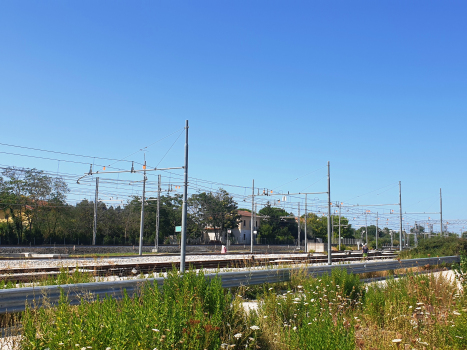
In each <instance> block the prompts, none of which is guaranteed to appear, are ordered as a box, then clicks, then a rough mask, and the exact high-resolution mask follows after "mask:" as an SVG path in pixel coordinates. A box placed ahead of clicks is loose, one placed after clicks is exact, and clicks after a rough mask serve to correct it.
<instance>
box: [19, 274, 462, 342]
mask: <svg viewBox="0 0 467 350" xmlns="http://www.w3.org/2000/svg"><path fill="white" fill-rule="evenodd" d="M142 283H143V282H142ZM232 291H234V293H232V292H231V291H229V290H226V289H223V288H222V285H221V281H220V279H218V278H214V279H211V280H208V279H206V278H205V276H204V274H203V272H202V271H201V272H195V271H189V272H188V273H186V274H185V275H184V276H183V277H182V278H180V276H179V275H178V273H177V271H171V272H170V273H169V274H168V276H167V278H166V280H165V283H164V285H163V287H162V289H159V288H157V287H154V286H152V285H150V284H148V283H146V284H145V285H144V287H142V289H141V292H140V293H139V294H138V295H137V296H136V297H135V298H130V297H128V296H125V298H124V299H123V300H120V301H116V300H114V299H112V298H110V297H108V298H104V299H103V300H98V301H97V302H96V301H94V302H91V301H87V300H83V301H82V303H81V305H78V306H71V305H69V304H68V302H67V298H66V295H62V297H61V300H60V303H59V305H58V306H57V307H54V308H45V309H37V310H35V309H28V310H26V312H25V313H24V315H23V317H22V324H23V337H22V340H21V342H22V343H21V348H22V349H47V348H48V349H50V350H52V349H73V350H85V349H89V348H92V349H102V350H109V349H158V350H162V349H271V350H286V349H287V350H289V349H291V350H293V349H297V350H298V349H323V350H324V349H339V350H347V349H349V350H350V349H395V348H401V349H435V348H436V349H466V348H467V300H466V298H465V296H464V295H463V293H461V292H459V291H458V290H457V288H456V284H455V283H454V282H453V281H449V280H447V279H446V278H444V277H443V276H438V277H436V276H434V275H411V274H408V275H407V276H405V277H403V278H400V279H389V280H387V281H386V282H385V285H382V284H371V285H369V286H368V285H367V286H365V285H363V283H362V282H361V281H360V280H359V277H358V276H355V275H352V274H348V273H347V272H346V270H344V269H336V270H333V272H332V273H331V274H330V275H324V276H321V277H318V278H313V277H309V276H306V274H305V272H302V273H297V274H295V275H293V276H292V278H291V281H290V282H288V283H278V284H275V285H273V284H265V285H263V286H259V287H245V288H239V289H235V290H232ZM244 297H256V298H257V299H258V301H259V305H258V310H257V311H250V312H249V313H247V312H245V311H244V310H243V308H242V305H241V303H242V301H243V300H244ZM393 340H397V342H396V343H395V342H393Z"/></svg>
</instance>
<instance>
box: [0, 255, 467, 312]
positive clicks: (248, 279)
mask: <svg viewBox="0 0 467 350" xmlns="http://www.w3.org/2000/svg"><path fill="white" fill-rule="evenodd" d="M459 261H460V258H459V257H458V256H448V257H442V258H425V259H407V260H401V261H382V262H379V261H378V262H374V261H368V262H365V263H358V264H342V265H325V266H316V265H315V266H308V267H306V268H300V267H296V268H284V269H269V270H252V271H238V272H224V273H219V274H207V275H206V277H207V278H214V277H215V276H218V277H220V278H221V280H222V285H223V287H224V288H233V287H239V286H247V285H255V284H263V283H277V282H285V281H289V280H290V277H291V275H292V274H293V273H297V272H298V271H301V270H305V271H306V272H307V274H308V275H312V276H320V275H322V274H328V273H330V272H331V270H332V269H334V268H344V269H346V270H347V271H348V272H349V273H355V274H359V273H366V272H376V271H386V270H396V269H403V268H411V267H418V266H426V265H439V264H442V263H446V264H449V263H458V262H459ZM163 282H164V278H161V277H159V278H148V279H136V280H126V281H112V282H96V283H81V284H68V285H62V286H44V287H28V288H13V289H4V290H0V314H4V313H7V312H10V313H11V312H20V311H24V310H25V307H26V305H28V306H30V307H34V306H36V307H42V306H44V305H56V304H57V303H58V301H59V298H60V293H61V292H62V291H63V293H65V295H67V296H68V299H69V302H70V304H74V305H76V304H79V303H80V302H81V299H82V298H85V299H86V300H90V299H93V300H95V299H96V298H97V297H99V298H100V299H102V298H103V297H104V296H105V295H110V296H112V297H114V298H116V299H121V298H122V297H123V295H124V291H126V293H127V294H128V295H129V296H133V295H135V294H137V293H138V290H139V289H140V288H141V286H142V285H143V284H144V283H151V284H152V285H157V286H159V287H160V286H162V284H163Z"/></svg>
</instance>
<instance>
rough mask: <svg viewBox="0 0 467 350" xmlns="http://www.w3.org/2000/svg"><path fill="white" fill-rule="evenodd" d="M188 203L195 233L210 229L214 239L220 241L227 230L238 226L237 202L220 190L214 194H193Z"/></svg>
mask: <svg viewBox="0 0 467 350" xmlns="http://www.w3.org/2000/svg"><path fill="white" fill-rule="evenodd" d="M188 203H189V208H190V217H191V222H192V225H193V229H194V230H195V231H197V232H203V233H204V232H206V231H207V229H212V230H213V231H214V234H215V239H216V240H220V238H221V235H225V234H226V230H227V229H232V228H235V227H237V226H238V223H239V220H240V215H238V213H237V210H238V205H237V202H235V200H234V199H233V197H232V196H231V195H230V194H229V193H228V192H227V191H226V190H224V189H222V188H219V190H218V192H215V193H212V192H202V193H198V194H194V195H192V196H191V197H190V198H189V201H188Z"/></svg>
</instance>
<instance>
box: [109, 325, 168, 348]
mask: <svg viewBox="0 0 467 350" xmlns="http://www.w3.org/2000/svg"><path fill="white" fill-rule="evenodd" d="M152 330H153V331H154V332H160V331H159V330H158V329H156V328H153V329H152ZM106 350H107V349H106Z"/></svg>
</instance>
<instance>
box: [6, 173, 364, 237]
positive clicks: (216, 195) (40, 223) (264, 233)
mask: <svg viewBox="0 0 467 350" xmlns="http://www.w3.org/2000/svg"><path fill="white" fill-rule="evenodd" d="M69 192H70V189H69V187H68V185H67V183H66V182H65V181H64V180H63V179H62V178H60V177H53V176H50V175H47V174H44V172H43V171H40V170H36V169H30V170H23V169H17V168H6V169H4V170H3V171H2V173H1V176H0V240H1V241H0V242H1V244H45V243H64V242H65V243H67V244H78V243H79V244H91V243H92V234H93V226H94V202H92V201H89V200H87V199H83V200H81V201H80V202H78V203H76V204H75V205H71V204H69V203H67V195H68V194H69ZM151 199H153V198H151ZM141 203H142V202H141V198H140V197H138V196H134V197H132V198H131V199H130V200H129V201H128V203H126V204H125V205H124V206H116V207H115V206H108V205H106V204H105V203H103V202H100V201H99V202H98V203H97V223H98V224H97V234H96V243H97V244H130V245H131V244H137V242H138V240H139V231H140V219H141ZM187 207H188V215H187V238H188V239H189V240H191V241H192V242H196V241H199V242H200V241H203V240H204V237H205V233H206V232H207V230H208V229H209V231H210V232H212V233H214V237H213V238H214V239H215V240H221V239H224V240H225V238H226V234H227V230H229V229H233V228H236V227H237V226H238V224H239V222H240V215H238V210H239V208H238V204H237V202H236V201H235V200H234V199H233V196H232V195H231V194H229V193H228V192H227V191H226V190H224V189H222V188H220V189H218V190H217V191H216V192H201V193H196V194H192V195H191V196H189V198H188V200H187ZM255 215H257V217H258V218H259V219H260V227H259V228H258V235H257V237H258V238H260V239H263V240H265V241H267V242H271V243H281V242H289V241H291V240H294V239H297V237H298V225H299V223H298V222H297V219H296V218H295V217H294V215H293V214H292V213H288V212H287V211H285V210H284V209H282V208H276V207H272V206H270V205H267V206H265V207H264V208H262V209H261V210H260V211H259V212H258V213H257V214H255ZM181 218H182V196H181V195H180V194H174V195H169V194H167V195H161V197H160V213H159V244H163V243H169V242H174V241H177V238H178V237H177V236H176V234H175V227H176V226H179V225H181ZM156 220H157V201H146V204H145V217H144V230H143V232H144V233H143V239H144V243H145V244H154V243H155V238H156ZM305 220H306V224H307V236H308V238H310V239H311V238H314V237H318V238H322V239H323V240H326V238H327V217H326V216H318V215H316V214H314V213H308V215H307V217H306V218H305V216H304V215H302V216H301V218H300V239H301V240H303V239H304V234H305V233H304V228H305ZM332 221H333V225H334V228H335V230H334V231H335V233H337V231H338V228H336V226H338V224H339V218H338V217H337V216H332ZM369 229H370V227H369ZM356 234H357V236H358V232H357V231H355V230H354V229H353V228H352V227H351V225H350V224H349V223H348V219H347V218H345V217H341V236H342V237H348V238H354V237H355V235H356Z"/></svg>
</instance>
